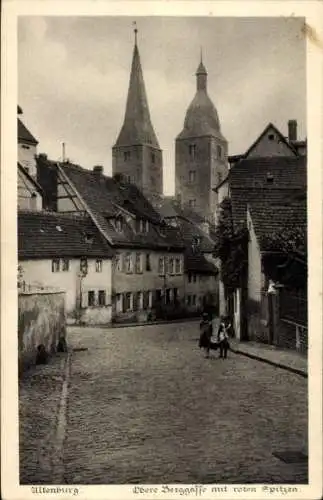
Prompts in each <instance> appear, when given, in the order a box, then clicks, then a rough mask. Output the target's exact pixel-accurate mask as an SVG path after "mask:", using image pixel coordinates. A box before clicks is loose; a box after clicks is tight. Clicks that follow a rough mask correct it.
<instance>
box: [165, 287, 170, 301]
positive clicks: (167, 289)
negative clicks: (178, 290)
mask: <svg viewBox="0 0 323 500" xmlns="http://www.w3.org/2000/svg"><path fill="white" fill-rule="evenodd" d="M170 303H171V289H170V288H166V304H170Z"/></svg>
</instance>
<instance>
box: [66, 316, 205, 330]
mask: <svg viewBox="0 0 323 500" xmlns="http://www.w3.org/2000/svg"><path fill="white" fill-rule="evenodd" d="M197 321H200V318H199V317H198V316H197V317H195V318H183V319H173V320H169V321H167V320H165V321H145V322H142V323H108V324H107V323H103V324H101V325H99V324H97V325H76V324H70V325H68V327H69V328H127V327H129V326H130V327H132V328H133V327H135V326H156V325H172V324H176V323H179V324H180V323H194V322H197Z"/></svg>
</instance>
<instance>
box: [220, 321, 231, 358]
mask: <svg viewBox="0 0 323 500" xmlns="http://www.w3.org/2000/svg"><path fill="white" fill-rule="evenodd" d="M230 326H231V325H230V324H229V325H228V326H226V325H225V323H224V321H222V322H221V324H220V327H219V331H218V341H219V347H220V358H223V359H226V357H227V353H228V349H229V347H230V345H229V335H228V330H229V328H230Z"/></svg>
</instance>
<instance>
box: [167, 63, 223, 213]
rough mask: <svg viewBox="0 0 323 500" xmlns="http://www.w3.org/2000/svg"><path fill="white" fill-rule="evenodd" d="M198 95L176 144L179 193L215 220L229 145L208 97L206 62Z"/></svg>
mask: <svg viewBox="0 0 323 500" xmlns="http://www.w3.org/2000/svg"><path fill="white" fill-rule="evenodd" d="M196 86H197V88H196V94H195V97H194V99H193V101H192V102H191V104H190V105H189V107H188V109H187V112H186V116H185V120H184V128H183V130H182V132H181V133H180V134H179V135H178V136H177V138H176V145H175V153H176V159H175V191H176V194H177V196H178V197H179V199H180V201H181V203H182V204H184V205H188V206H190V207H191V208H193V209H194V210H196V212H198V213H199V214H201V215H202V216H204V217H206V218H207V219H208V220H210V221H213V220H214V216H215V211H216V208H217V198H216V193H214V191H213V190H212V188H214V187H215V186H217V185H218V184H219V183H220V182H221V181H222V180H223V179H224V177H225V176H226V174H227V172H228V167H227V154H228V143H227V141H226V139H225V138H224V137H223V135H222V133H221V129H220V121H219V117H218V113H217V110H216V109H215V106H214V104H213V103H212V101H211V99H210V98H209V96H208V94H207V72H206V69H205V66H204V64H203V61H202V56H201V62H200V64H199V67H198V68H197V71H196Z"/></svg>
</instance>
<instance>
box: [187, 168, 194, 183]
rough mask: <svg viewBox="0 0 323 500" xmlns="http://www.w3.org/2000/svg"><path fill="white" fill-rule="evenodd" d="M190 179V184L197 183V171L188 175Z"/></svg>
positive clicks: (192, 171) (191, 171)
mask: <svg viewBox="0 0 323 500" xmlns="http://www.w3.org/2000/svg"><path fill="white" fill-rule="evenodd" d="M188 176H189V177H188V178H189V181H190V182H195V181H196V172H195V170H190V171H189V174H188Z"/></svg>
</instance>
